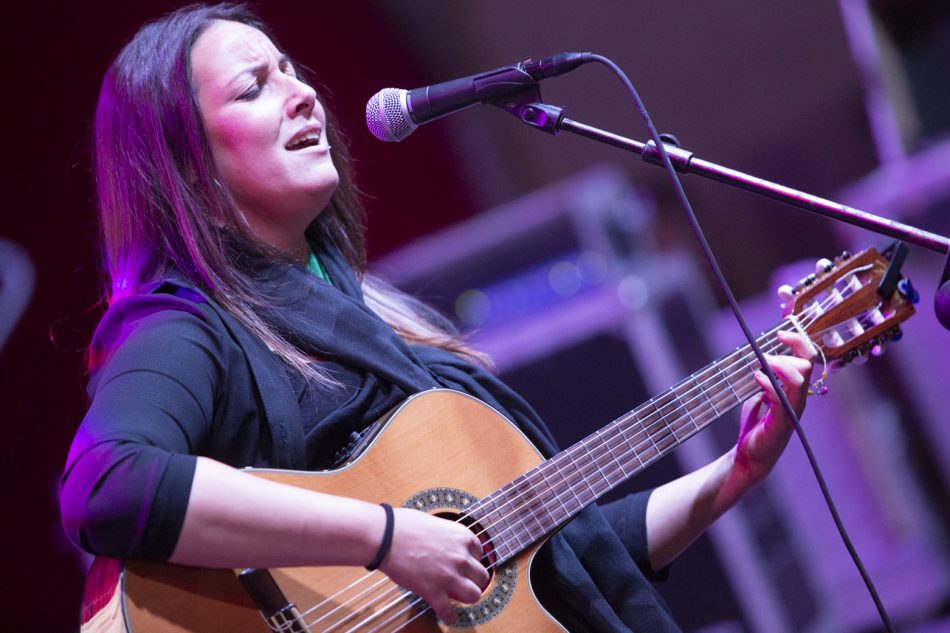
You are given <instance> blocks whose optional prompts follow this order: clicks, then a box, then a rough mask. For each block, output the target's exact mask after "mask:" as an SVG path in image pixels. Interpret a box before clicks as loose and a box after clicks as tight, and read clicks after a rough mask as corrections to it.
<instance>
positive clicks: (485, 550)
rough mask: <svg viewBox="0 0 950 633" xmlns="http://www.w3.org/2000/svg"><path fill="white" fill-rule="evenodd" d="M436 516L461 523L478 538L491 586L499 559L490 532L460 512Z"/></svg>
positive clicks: (443, 512) (483, 563)
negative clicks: (489, 535)
mask: <svg viewBox="0 0 950 633" xmlns="http://www.w3.org/2000/svg"><path fill="white" fill-rule="evenodd" d="M435 516H437V517H439V518H442V519H448V520H449V521H454V522H456V523H461V524H462V525H464V526H465V527H467V528H468V529H469V530H471V531H472V533H473V534H474V535H475V536H477V537H478V540H479V542H481V544H482V565H483V566H484V567H485V569H486V570H488V585H489V586H490V585H491V581H492V580H493V579H494V577H495V565H496V563H497V560H498V557H497V556H496V554H495V547H494V545H493V544H492V542H491V539H490V538H489V537H488V530H486V529H485V528H483V527H482V526H481V524H480V523H479V522H478V521H475V520H474V519H472V517H470V516H466V515H463V514H460V513H458V512H452V511H448V510H443V511H442V512H436V513H435Z"/></svg>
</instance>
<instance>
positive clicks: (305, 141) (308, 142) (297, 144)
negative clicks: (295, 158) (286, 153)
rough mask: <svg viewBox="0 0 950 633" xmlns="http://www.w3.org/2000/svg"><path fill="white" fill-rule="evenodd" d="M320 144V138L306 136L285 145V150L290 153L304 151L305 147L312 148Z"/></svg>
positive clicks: (317, 136)
mask: <svg viewBox="0 0 950 633" xmlns="http://www.w3.org/2000/svg"><path fill="white" fill-rule="evenodd" d="M319 144H320V136H319V135H316V136H307V137H304V138H302V139H299V140H297V141H294V142H292V143H288V144H287V149H288V150H290V151H291V152H294V151H297V150H301V149H305V148H307V147H313V146H314V145H319Z"/></svg>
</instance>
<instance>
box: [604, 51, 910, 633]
mask: <svg viewBox="0 0 950 633" xmlns="http://www.w3.org/2000/svg"><path fill="white" fill-rule="evenodd" d="M590 59H591V60H592V61H595V62H597V63H600V64H603V65H604V66H607V67H608V68H609V69H610V70H612V71H613V72H614V74H616V75H617V76H618V77H619V78H620V81H621V82H623V84H624V87H626V89H627V91H628V92H629V93H630V96H631V97H633V100H634V102H635V103H636V106H637V111H638V112H639V113H640V116H641V117H643V122H644V123H645V124H646V127H647V130H648V131H649V132H650V138H652V139H653V142H654V143H655V144H656V147H657V150H658V151H659V154H660V158H661V160H662V161H663V167H664V168H665V169H666V172H667V175H668V176H669V177H670V181H671V182H672V184H673V189H674V191H675V192H676V196H677V198H678V199H679V203H680V206H682V207H683V211H684V212H685V213H686V217H687V219H688V220H689V224H690V226H691V227H692V229H693V233H695V235H696V239H697V240H698V241H699V245H700V246H701V247H702V250H703V255H704V256H705V257H706V263H707V264H709V268H710V269H711V270H712V272H713V274H714V275H715V277H716V281H717V282H718V283H719V286H720V288H721V289H722V292H723V294H725V296H726V299H727V300H728V301H729V307H731V308H732V312H733V313H734V314H735V315H736V320H737V321H738V322H739V326H740V327H741V328H742V332H743V334H745V337H746V339H748V341H749V345H750V346H751V347H752V350H753V351H754V352H755V356H756V358H758V360H759V365H761V367H762V371H763V372H765V374H766V375H767V376H768V378H769V382H771V383H772V386H773V387H774V388H775V392H776V394H778V397H779V400H781V402H782V407H784V409H785V412H786V414H787V415H788V418H789V420H791V422H792V425H793V426H794V427H795V433H797V434H798V438H799V440H801V443H802V447H803V448H804V449H805V454H806V455H807V456H808V462H809V463H810V464H811V468H812V470H813V471H814V473H815V479H816V480H817V481H818V486H819V487H820V488H821V494H822V495H823V496H824V498H825V503H826V504H827V505H828V510H829V511H830V512H831V516H832V518H833V519H834V522H835V526H836V527H837V528H838V533H839V534H840V535H841V540H842V541H844V545H845V547H846V548H847V550H848V553H849V554H850V555H851V559H852V560H853V561H854V564H855V566H856V567H857V568H858V572H859V573H860V574H861V578H862V579H863V580H864V584H865V586H866V587H867V588H868V592H869V593H870V594H871V599H872V600H873V601H874V606H875V607H877V611H878V613H879V614H880V616H881V621H882V622H883V623H884V628H885V629H886V630H887V631H888V633H893V631H894V628H893V626H892V625H891V620H890V617H889V616H888V615H887V610H886V609H885V608H884V604H883V603H882V602H881V598H880V596H878V593H877V589H876V588H875V587H874V583H873V582H872V581H871V576H870V575H869V574H868V572H867V570H866V569H865V567H864V563H862V562H861V558H860V556H858V552H857V550H855V549H854V545H852V543H851V537H850V536H848V532H847V530H846V529H845V527H844V523H842V521H841V517H840V516H838V509H837V508H836V507H835V503H834V501H833V500H832V498H831V492H829V490H828V486H827V484H825V478H824V475H822V473H821V469H820V468H819V467H818V460H817V459H815V455H814V453H812V450H811V445H810V444H809V443H808V439H807V437H806V436H805V431H804V429H803V428H802V425H801V422H800V421H799V419H798V416H797V415H796V414H795V410H794V409H793V408H792V404H791V403H790V402H789V401H788V396H786V395H785V392H784V391H783V390H782V386H781V385H780V384H779V382H778V378H776V376H775V374H774V373H773V372H772V368H771V367H769V365H768V363H767V362H766V361H765V355H764V354H763V353H762V350H761V349H760V348H759V346H758V344H757V343H756V341H755V337H754V336H753V335H752V331H751V330H750V329H749V325H748V323H746V320H745V317H744V316H743V315H742V310H740V309H739V304H738V303H737V302H736V298H735V296H733V294H732V289H731V288H730V287H729V283H728V282H727V281H726V278H725V276H723V274H722V270H720V268H719V263H718V262H717V261H716V257H715V255H713V252H712V249H711V248H710V247H709V243H708V242H707V241H706V236H705V234H704V233H703V230H702V228H701V227H700V226H699V221H698V220H697V219H696V215H695V214H694V213H693V207H692V206H691V205H690V203H689V200H688V199H687V198H686V192H685V191H684V190H683V183H682V182H680V179H679V177H678V176H677V174H676V170H675V169H674V168H673V164H672V163H671V162H670V157H669V155H668V154H667V152H666V147H665V146H664V144H663V141H662V140H661V139H660V135H659V134H658V133H657V131H656V128H655V127H654V125H653V121H652V120H651V119H650V115H649V114H647V110H646V107H645V106H644V105H643V102H642V101H641V100H640V95H639V94H638V93H637V90H636V88H634V87H633V83H631V81H630V79H629V78H628V77H627V75H626V74H625V73H624V72H623V71H622V70H621V69H620V67H619V66H617V65H616V64H615V63H613V62H612V61H610V60H609V59H607V58H606V57H604V56H602V55H591V57H590Z"/></svg>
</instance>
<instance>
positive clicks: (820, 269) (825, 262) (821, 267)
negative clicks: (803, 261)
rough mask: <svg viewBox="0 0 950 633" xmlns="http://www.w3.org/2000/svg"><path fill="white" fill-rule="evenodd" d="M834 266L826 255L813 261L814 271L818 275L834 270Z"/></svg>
mask: <svg viewBox="0 0 950 633" xmlns="http://www.w3.org/2000/svg"><path fill="white" fill-rule="evenodd" d="M834 267H835V265H834V264H832V263H831V260H830V259H828V258H826V257H822V258H821V259H819V260H818V261H817V262H815V272H816V273H818V274H819V275H823V274H827V273H830V272H831V271H832V270H834Z"/></svg>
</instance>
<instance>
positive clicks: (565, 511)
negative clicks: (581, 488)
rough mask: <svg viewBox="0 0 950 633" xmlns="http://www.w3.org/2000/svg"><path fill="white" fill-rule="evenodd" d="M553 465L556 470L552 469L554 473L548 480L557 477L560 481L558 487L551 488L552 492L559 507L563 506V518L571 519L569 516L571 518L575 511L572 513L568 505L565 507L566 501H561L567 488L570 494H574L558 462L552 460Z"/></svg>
mask: <svg viewBox="0 0 950 633" xmlns="http://www.w3.org/2000/svg"><path fill="white" fill-rule="evenodd" d="M551 463H552V465H553V466H554V468H553V469H552V470H553V472H552V473H551V474H550V475H548V478H549V479H550V478H552V477H553V476H555V475H556V476H557V477H558V479H559V481H558V484H557V485H555V486H550V487H551V490H552V491H554V498H555V499H556V500H557V503H558V505H559V506H561V514H562V517H569V516H571V514H572V512H573V511H572V510H571V509H570V508H568V507H567V506H566V505H564V501H562V500H561V492H562V491H563V490H564V489H565V488H566V489H567V490H568V491H569V492H571V494H573V491H572V490H571V486H570V485H568V484H567V482H566V481H565V479H564V473H563V472H562V471H561V468H560V466H559V465H558V464H557V463H556V460H552V461H551ZM549 485H550V484H549ZM575 499H576V497H575Z"/></svg>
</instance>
